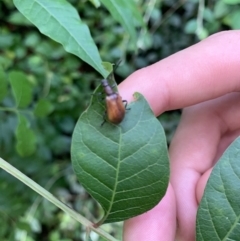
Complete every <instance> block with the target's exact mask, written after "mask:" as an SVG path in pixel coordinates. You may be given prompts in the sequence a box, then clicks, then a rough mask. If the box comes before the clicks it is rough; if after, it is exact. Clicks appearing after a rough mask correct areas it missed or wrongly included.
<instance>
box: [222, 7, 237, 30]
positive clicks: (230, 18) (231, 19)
mask: <svg viewBox="0 0 240 241" xmlns="http://www.w3.org/2000/svg"><path fill="white" fill-rule="evenodd" d="M223 22H224V23H225V24H227V25H229V26H230V27H231V28H232V29H240V10H239V9H237V10H235V11H234V12H232V13H231V14H229V15H227V16H226V17H225V18H224V20H223Z"/></svg>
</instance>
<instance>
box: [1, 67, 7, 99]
mask: <svg viewBox="0 0 240 241" xmlns="http://www.w3.org/2000/svg"><path fill="white" fill-rule="evenodd" d="M6 95H7V79H6V74H5V72H4V70H3V69H2V68H1V67H0V102H1V101H2V100H3V99H4V98H5V97H6Z"/></svg>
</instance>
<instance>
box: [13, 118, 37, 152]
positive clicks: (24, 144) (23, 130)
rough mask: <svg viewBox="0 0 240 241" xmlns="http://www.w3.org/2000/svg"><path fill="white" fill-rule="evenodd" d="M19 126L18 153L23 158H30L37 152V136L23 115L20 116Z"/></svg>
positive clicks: (17, 136)
mask: <svg viewBox="0 0 240 241" xmlns="http://www.w3.org/2000/svg"><path fill="white" fill-rule="evenodd" d="M18 119H19V120H18V126H17V129H16V138H17V146H16V148H17V151H18V153H19V155H21V156H30V155H32V154H33V153H34V152H35V150H36V136H35V134H34V132H33V131H32V130H31V129H30V127H29V126H30V124H29V122H28V120H27V119H26V117H24V116H23V115H19V116H18Z"/></svg>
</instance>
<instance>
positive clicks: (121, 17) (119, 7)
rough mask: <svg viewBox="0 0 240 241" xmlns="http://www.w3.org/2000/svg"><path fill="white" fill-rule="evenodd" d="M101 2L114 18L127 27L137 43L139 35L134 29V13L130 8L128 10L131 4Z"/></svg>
mask: <svg viewBox="0 0 240 241" xmlns="http://www.w3.org/2000/svg"><path fill="white" fill-rule="evenodd" d="M101 2H102V3H103V4H104V6H105V7H106V8H107V9H108V10H109V12H110V13H111V15H112V17H113V18H114V19H116V21H118V22H119V23H120V24H121V25H123V26H124V27H125V29H126V30H127V31H128V33H129V34H130V36H131V38H132V41H133V42H134V43H136V39H137V33H136V29H135V27H134V17H133V12H132V11H131V9H130V8H128V5H129V4H127V3H126V1H124V0H120V1H114V0H101Z"/></svg>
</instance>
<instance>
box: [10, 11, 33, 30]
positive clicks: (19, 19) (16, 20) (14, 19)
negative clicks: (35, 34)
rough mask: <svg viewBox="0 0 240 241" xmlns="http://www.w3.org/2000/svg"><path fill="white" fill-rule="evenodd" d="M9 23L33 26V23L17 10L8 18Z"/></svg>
mask: <svg viewBox="0 0 240 241" xmlns="http://www.w3.org/2000/svg"><path fill="white" fill-rule="evenodd" d="M8 21H9V22H10V23H12V24H15V25H23V26H32V23H31V22H30V21H28V19H27V18H25V17H24V15H22V14H21V13H20V12H18V11H17V10H16V11H15V12H13V13H12V14H11V15H10V16H9V17H8Z"/></svg>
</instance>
